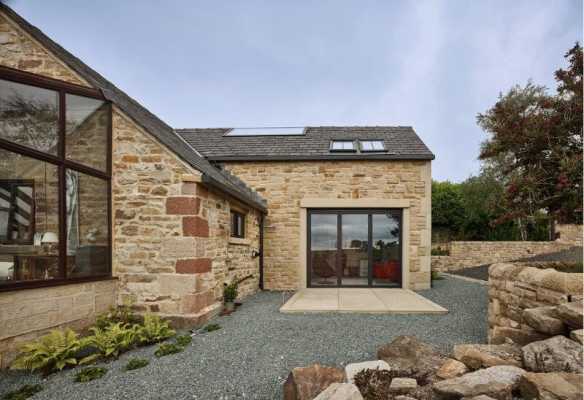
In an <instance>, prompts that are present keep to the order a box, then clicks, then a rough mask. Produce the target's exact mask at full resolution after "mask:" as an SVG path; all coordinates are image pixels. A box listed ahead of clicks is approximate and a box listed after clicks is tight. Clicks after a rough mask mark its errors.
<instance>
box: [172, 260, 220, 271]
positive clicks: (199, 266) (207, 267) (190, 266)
mask: <svg viewBox="0 0 584 400" xmlns="http://www.w3.org/2000/svg"><path fill="white" fill-rule="evenodd" d="M210 271H211V259H210V258H195V259H193V258H190V259H186V260H177V261H176V273H177V274H202V273H205V272H210Z"/></svg>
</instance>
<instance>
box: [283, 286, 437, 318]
mask: <svg viewBox="0 0 584 400" xmlns="http://www.w3.org/2000/svg"><path fill="white" fill-rule="evenodd" d="M280 312H283V313H310V312H341V313H343V312H345V313H373V314H446V313H448V310H447V309H445V308H444V307H442V306H439V305H438V304H436V303H434V302H432V301H430V300H428V299H427V298H425V297H423V296H421V295H419V294H417V293H416V292H413V291H411V290H408V289H385V288H355V289H353V288H307V289H302V290H299V291H298V292H296V293H295V294H294V296H292V297H291V298H290V300H288V301H287V302H286V304H284V305H283V306H282V307H281V308H280Z"/></svg>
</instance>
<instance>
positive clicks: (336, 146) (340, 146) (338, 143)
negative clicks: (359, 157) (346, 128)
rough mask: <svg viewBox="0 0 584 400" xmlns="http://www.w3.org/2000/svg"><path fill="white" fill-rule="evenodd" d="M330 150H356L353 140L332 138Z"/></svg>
mask: <svg viewBox="0 0 584 400" xmlns="http://www.w3.org/2000/svg"><path fill="white" fill-rule="evenodd" d="M330 151H338V152H354V151H357V150H356V149H355V142H354V141H353V140H333V141H331V147H330Z"/></svg>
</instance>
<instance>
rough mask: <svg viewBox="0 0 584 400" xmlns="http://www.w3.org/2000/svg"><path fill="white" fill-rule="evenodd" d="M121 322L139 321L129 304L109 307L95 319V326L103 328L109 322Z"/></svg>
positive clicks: (132, 322)
mask: <svg viewBox="0 0 584 400" xmlns="http://www.w3.org/2000/svg"><path fill="white" fill-rule="evenodd" d="M117 322H121V323H122V324H128V325H133V324H137V323H139V322H140V317H139V316H138V315H136V314H134V312H133V311H132V306H131V305H129V304H126V305H123V306H118V307H110V309H109V311H108V312H106V313H105V314H101V315H99V316H98V317H97V319H96V321H95V326H96V327H98V328H100V329H105V328H106V327H107V326H108V325H110V324H115V323H117Z"/></svg>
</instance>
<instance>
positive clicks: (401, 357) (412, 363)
mask: <svg viewBox="0 0 584 400" xmlns="http://www.w3.org/2000/svg"><path fill="white" fill-rule="evenodd" d="M377 358H379V359H380V360H383V361H385V362H387V364H389V367H390V368H391V370H392V372H395V376H409V377H411V378H415V379H417V380H418V382H419V383H420V384H423V383H422V382H424V381H426V380H427V379H431V377H432V376H433V375H434V374H435V373H436V371H437V370H438V368H440V367H441V366H442V364H444V360H446V358H445V357H444V356H442V355H441V354H440V353H439V352H438V351H436V350H435V349H434V348H433V347H431V346H429V345H427V344H425V343H422V342H420V341H419V340H418V339H416V338H415V337H414V336H398V337H397V338H395V339H394V340H393V341H392V342H391V343H389V344H386V345H384V346H381V347H380V348H379V349H378V350H377Z"/></svg>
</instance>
